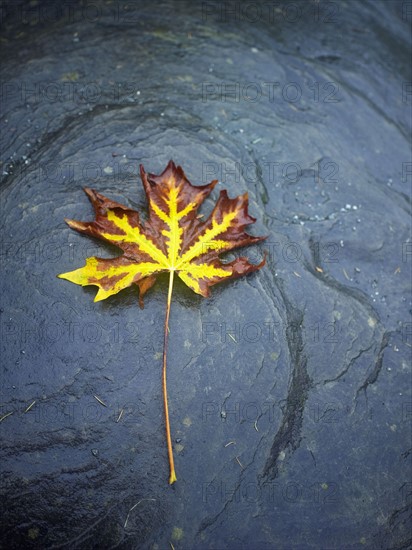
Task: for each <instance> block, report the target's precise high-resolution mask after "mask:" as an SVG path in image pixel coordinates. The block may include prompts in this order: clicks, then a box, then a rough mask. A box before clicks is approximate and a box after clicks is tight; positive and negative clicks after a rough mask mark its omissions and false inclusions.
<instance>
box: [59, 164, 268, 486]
mask: <svg viewBox="0 0 412 550" xmlns="http://www.w3.org/2000/svg"><path fill="white" fill-rule="evenodd" d="M140 175H141V178H142V182H143V186H144V189H145V192H146V197H147V200H148V207H149V216H148V220H147V221H146V222H141V221H140V217H139V213H138V212H136V211H135V210H132V209H131V208H128V207H127V206H123V205H121V204H119V203H117V202H115V201H112V200H110V199H108V198H106V197H105V196H103V195H101V194H100V193H97V192H96V191H94V190H93V189H89V188H85V192H86V194H87V195H88V197H89V199H90V200H91V202H92V204H93V207H94V210H95V214H96V220H95V221H93V222H80V221H75V220H68V219H66V222H67V224H68V225H69V226H70V227H72V228H73V229H76V230H77V231H79V232H80V233H86V234H87V235H90V236H92V237H97V238H99V239H103V240H105V241H107V242H109V243H111V244H114V245H116V246H118V247H119V248H120V249H121V250H122V251H123V254H122V255H121V256H119V257H117V258H113V259H102V258H97V257H95V256H93V257H91V258H87V259H86V265H85V266H84V267H81V268H80V269H76V270H74V271H70V272H68V273H62V274H60V275H58V277H60V278H61V279H67V280H68V281H71V282H72V283H75V284H78V285H81V286H86V285H95V286H97V287H98V292H97V294H96V297H95V299H94V301H95V302H97V301H100V300H105V299H106V298H108V297H109V296H111V295H113V294H117V293H118V292H120V291H121V290H123V289H124V288H127V287H130V286H131V285H134V284H135V285H137V286H138V287H139V301H140V305H141V306H142V307H143V296H144V295H145V293H146V292H147V291H148V290H149V289H150V288H151V287H152V286H153V284H154V283H155V281H156V277H157V275H158V274H159V273H162V272H169V274H170V275H169V292H168V300H167V309H166V318H165V332H164V347H163V396H164V407H165V419H166V435H167V442H168V453H169V463H170V479H169V482H170V483H173V482H174V481H176V475H175V470H174V462H173V452H172V444H171V437H170V426H169V415H168V405H167V391H166V356H167V343H168V332H169V330H168V325H169V315H170V304H171V297H172V290H173V280H174V274H175V273H176V274H177V275H178V276H179V277H180V279H181V280H182V281H183V282H184V283H185V284H186V285H187V286H188V287H189V288H191V289H192V290H193V291H194V292H196V293H197V294H201V295H202V296H205V297H207V296H209V293H210V287H211V286H213V285H215V284H217V283H220V282H221V281H225V280H230V279H234V278H236V277H240V276H242V275H245V274H247V273H251V272H253V271H256V270H258V269H260V268H261V267H263V265H264V264H265V259H263V261H262V262H261V263H259V264H257V265H255V264H251V263H250V262H249V261H248V259H247V258H245V257H239V258H236V259H235V260H233V261H232V262H228V263H225V262H222V260H221V259H220V258H219V255H220V254H222V253H223V252H228V251H230V250H233V249H236V248H239V247H242V246H247V245H251V244H255V243H257V242H260V241H262V240H264V239H265V238H266V237H253V236H251V235H249V234H248V233H246V232H245V227H246V226H248V225H250V224H252V223H254V222H255V221H256V220H255V218H252V217H251V216H250V215H249V214H248V195H247V193H245V194H243V195H240V196H239V197H236V198H234V199H230V198H229V197H228V195H227V192H226V191H225V190H222V191H221V192H220V196H219V198H218V200H217V203H216V205H215V207H214V209H213V211H212V212H211V214H210V215H209V217H208V218H207V219H206V220H205V221H202V219H201V217H200V216H198V208H199V206H200V205H201V204H202V203H203V201H204V200H205V199H206V197H207V196H208V195H209V194H210V193H211V191H212V190H213V188H214V187H215V185H216V184H217V180H214V181H212V182H211V183H209V184H207V185H202V186H194V185H192V184H191V183H190V182H189V180H188V179H187V178H186V176H185V173H184V172H183V170H182V168H181V167H180V166H178V167H176V166H175V164H174V162H173V161H170V162H169V164H168V165H167V167H166V169H165V170H164V171H163V172H162V173H161V174H160V175H158V176H156V175H154V174H150V173H149V174H147V173H146V172H145V170H144V168H143V166H142V165H141V166H140Z"/></svg>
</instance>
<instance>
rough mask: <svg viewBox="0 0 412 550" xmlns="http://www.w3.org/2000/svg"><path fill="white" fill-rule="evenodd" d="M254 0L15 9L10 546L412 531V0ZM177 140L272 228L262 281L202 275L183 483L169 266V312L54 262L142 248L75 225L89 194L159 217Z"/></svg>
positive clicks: (308, 544)
mask: <svg viewBox="0 0 412 550" xmlns="http://www.w3.org/2000/svg"><path fill="white" fill-rule="evenodd" d="M230 5H231V6H232V7H233V10H226V11H225V8H224V5H223V3H219V2H210V3H209V2H207V3H204V4H203V6H202V3H200V2H199V3H198V4H196V5H194V4H193V3H191V2H188V1H187V2H186V1H181V2H171V1H163V2H160V3H157V4H156V6H154V5H151V4H148V3H146V2H139V1H136V2H131V3H130V2H128V3H121V2H94V3H93V7H92V6H91V5H89V7H87V5H86V4H82V3H78V4H77V3H71V4H70V6H71V8H70V9H69V8H68V7H67V6H66V7H60V8H57V7H56V6H55V5H54V4H47V3H39V2H31V3H30V4H24V3H18V2H16V3H15V4H14V5H13V6H9V7H8V8H7V10H5V17H4V30H3V39H2V40H3V56H2V57H3V60H4V61H3V64H2V77H1V78H2V82H3V86H2V90H3V106H4V108H3V114H2V123H3V132H2V136H1V140H2V146H1V151H2V159H1V160H2V184H1V189H0V192H1V210H2V216H1V220H2V221H1V225H2V267H3V277H2V309H1V330H2V342H1V346H2V384H1V391H2V398H1V402H2V422H1V426H0V429H1V431H2V438H3V446H2V451H1V453H2V467H3V477H2V491H3V497H2V505H3V506H2V508H3V517H2V534H3V538H2V544H3V547H5V548H6V547H7V548H22V547H25V548H79V549H80V548H81V549H85V548H125V549H127V548H147V549H149V548H150V549H156V548H158V549H163V548H167V547H169V546H170V544H169V543H172V544H173V546H174V547H175V548H176V549H178V548H199V549H207V548H213V549H217V548H219V549H220V548H228V549H235V548H236V549H240V548H245V549H246V548H255V549H256V550H264V549H269V548H326V547H327V548H342V547H345V548H407V547H409V545H410V544H411V539H410V528H411V494H412V489H411V488H412V484H411V476H410V472H411V456H412V453H411V440H410V435H411V418H412V412H411V402H412V398H411V377H410V376H411V375H410V359H411V318H410V314H411V303H410V276H411V257H412V256H411V253H412V249H411V246H412V245H411V241H410V238H411V222H410V197H411V193H410V184H411V155H410V132H411V114H410V113H411V93H410V82H411V73H410V62H409V56H410V22H411V16H412V15H411V13H410V10H409V11H408V9H409V8H408V7H407V6H408V5H409V4H408V2H406V3H405V2H397V1H388V2H384V1H377V0H375V1H373V2H372V1H370V2H369V1H364V2H358V1H350V2H320V3H318V2H294V3H282V2H278V3H273V4H271V3H263V2H261V3H256V2H254V3H253V6H254V7H249V8H248V10H247V11H245V9H244V8H242V7H241V6H240V3H237V2H234V3H232V4H230ZM222 6H223V7H222ZM250 6H252V4H251V5H250ZM29 8H30V9H29ZM170 158H172V159H173V160H174V161H175V162H176V163H177V164H180V165H182V166H183V168H184V169H185V171H186V174H187V176H188V177H189V179H190V180H191V181H192V183H194V184H202V183H203V184H204V183H207V182H208V181H210V180H211V179H214V178H217V179H219V181H220V182H221V183H220V185H219V187H220V188H226V189H228V192H229V196H231V197H233V196H235V195H238V194H241V193H244V192H245V191H248V192H249V198H250V212H251V214H252V215H253V216H254V217H256V218H257V222H256V224H255V226H254V227H253V229H251V232H253V233H254V234H255V235H262V234H267V235H268V239H267V242H265V243H263V244H262V245H261V246H257V247H254V248H252V249H250V250H249V252H248V255H249V257H250V258H251V259H253V260H255V261H256V262H257V261H259V260H260V259H261V258H262V256H263V254H264V251H265V250H266V251H267V253H268V263H267V267H265V268H264V269H262V270H261V271H260V272H258V273H256V274H254V275H253V276H250V277H247V278H243V279H240V280H238V281H236V282H234V283H231V284H228V285H220V286H219V287H216V288H215V289H213V296H212V297H211V298H210V299H207V300H206V299H202V298H201V297H199V296H197V295H195V294H193V293H192V292H191V291H190V290H189V289H187V288H185V287H184V285H183V284H177V285H176V289H175V292H174V302H173V305H172V313H171V320H170V328H171V333H170V344H169V346H170V347H169V366H168V387H169V407H170V414H171V425H172V434H173V439H174V446H175V461H176V471H177V477H178V481H177V483H175V484H174V485H173V486H172V487H170V486H168V484H167V478H168V466H167V450H166V444H165V435H164V421H163V406H162V395H161V353H162V343H163V342H162V335H163V321H164V312H165V302H166V293H167V279H166V277H165V278H160V279H159V281H158V284H157V285H156V286H155V287H154V288H153V289H152V290H151V291H150V292H149V293H148V295H147V298H146V301H145V304H146V305H145V309H144V310H143V311H142V310H140V309H139V308H138V295H137V289H128V290H126V291H123V292H121V293H120V294H118V295H117V296H114V297H111V298H110V299H108V300H107V301H105V302H100V303H96V304H95V303H93V297H94V294H95V292H96V291H95V289H94V288H93V287H88V288H84V289H82V288H79V287H77V286H75V285H71V284H69V283H67V282H65V281H61V280H58V279H57V278H56V277H55V275H56V274H58V273H61V272H64V271H69V270H71V269H75V268H76V267H80V266H81V265H83V264H84V259H85V258H86V257H87V256H91V255H100V256H103V257H111V256H113V255H114V254H115V255H116V254H117V253H118V251H117V249H115V248H112V247H108V246H105V245H103V244H102V243H99V242H97V241H96V242H94V241H93V240H91V239H88V238H84V237H82V236H80V235H78V234H75V232H73V231H71V230H70V229H69V228H68V227H67V226H66V225H65V223H64V217H67V218H74V219H81V220H90V219H92V209H91V206H90V204H89V203H88V201H87V199H86V197H85V195H84V193H83V191H82V187H83V186H89V187H92V188H95V189H97V190H98V191H100V192H102V193H103V194H105V195H106V196H109V197H111V198H113V199H114V200H117V201H119V202H121V203H125V204H128V205H130V206H132V207H134V208H136V209H138V210H139V211H142V212H145V197H144V192H143V188H142V186H141V183H140V180H139V178H138V176H137V173H138V165H139V164H140V163H143V164H144V165H145V168H146V169H147V170H148V171H150V172H154V173H160V171H162V170H163V168H164V167H165V166H166V164H167V162H168V160H169V159H170ZM217 196H218V190H217V191H216V190H215V191H214V192H213V194H212V196H211V198H210V199H208V200H207V201H206V203H205V205H204V208H203V212H208V211H210V209H211V208H212V205H213V202H214V201H215V200H216V198H217ZM9 413H12V414H9ZM6 415H8V416H6Z"/></svg>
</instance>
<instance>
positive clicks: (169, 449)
mask: <svg viewBox="0 0 412 550" xmlns="http://www.w3.org/2000/svg"><path fill="white" fill-rule="evenodd" d="M174 273H175V272H174V269H171V270H170V278H169V292H168V295H167V307H166V317H165V334H164V340H163V403H164V410H165V422H166V438H167V452H168V455H169V466H170V477H169V483H170V484H172V483H174V482H175V481H176V479H177V478H176V473H175V464H174V460H173V449H172V438H171V436H170V423H169V408H168V405H167V387H166V363H167V344H168V339H169V316H170V305H171V303H172V291H173V276H174Z"/></svg>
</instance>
